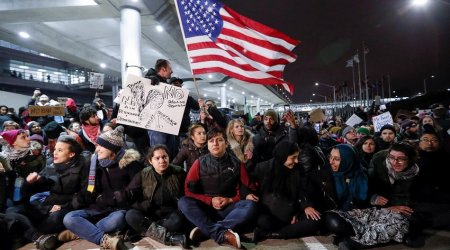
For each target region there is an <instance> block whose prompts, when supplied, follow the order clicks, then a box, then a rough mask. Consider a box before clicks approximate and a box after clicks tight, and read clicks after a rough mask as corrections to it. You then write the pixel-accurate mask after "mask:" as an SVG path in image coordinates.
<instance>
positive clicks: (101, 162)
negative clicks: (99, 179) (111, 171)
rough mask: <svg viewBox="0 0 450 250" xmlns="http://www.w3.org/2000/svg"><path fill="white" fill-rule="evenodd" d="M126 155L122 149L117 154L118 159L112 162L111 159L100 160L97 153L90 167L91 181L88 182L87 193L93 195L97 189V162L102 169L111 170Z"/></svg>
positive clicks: (93, 156)
mask: <svg viewBox="0 0 450 250" xmlns="http://www.w3.org/2000/svg"><path fill="white" fill-rule="evenodd" d="M124 154H125V150H124V149H123V148H122V149H121V150H119V152H117V153H116V157H114V159H112V160H110V159H101V160H98V155H97V153H95V154H94V155H92V158H91V165H90V167H89V180H88V187H87V191H89V192H91V193H92V192H94V188H95V170H96V169H97V161H98V164H99V165H100V167H102V168H109V167H111V166H112V165H114V164H116V163H119V161H120V160H121V159H122V157H123V155H124ZM119 167H120V166H119Z"/></svg>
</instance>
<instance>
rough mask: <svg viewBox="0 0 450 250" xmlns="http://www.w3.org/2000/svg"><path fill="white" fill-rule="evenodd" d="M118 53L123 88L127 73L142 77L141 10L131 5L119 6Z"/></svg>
mask: <svg viewBox="0 0 450 250" xmlns="http://www.w3.org/2000/svg"><path fill="white" fill-rule="evenodd" d="M120 53H121V58H122V61H121V67H122V70H121V72H122V88H125V86H126V82H127V75H128V74H131V75H136V76H140V77H142V70H141V69H140V68H139V67H141V66H142V65H141V11H140V8H138V7H135V6H132V5H122V6H121V10H120ZM126 65H128V66H126ZM130 66H131V67H130ZM135 66H137V67H135Z"/></svg>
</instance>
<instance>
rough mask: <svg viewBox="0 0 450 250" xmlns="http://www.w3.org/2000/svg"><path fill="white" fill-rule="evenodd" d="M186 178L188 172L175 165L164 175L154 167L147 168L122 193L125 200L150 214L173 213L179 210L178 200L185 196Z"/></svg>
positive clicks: (170, 166)
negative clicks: (156, 212)
mask: <svg viewBox="0 0 450 250" xmlns="http://www.w3.org/2000/svg"><path fill="white" fill-rule="evenodd" d="M185 178H186V172H185V171H184V170H183V169H182V168H181V167H178V166H175V165H169V167H168V168H167V170H166V171H165V172H164V174H162V175H160V174H158V173H157V172H156V171H155V169H154V168H153V166H147V167H146V168H144V169H143V170H142V171H141V172H140V173H139V174H137V175H135V176H134V178H133V180H132V181H131V182H130V184H129V185H128V188H127V189H126V190H124V191H123V192H122V193H123V195H124V196H123V200H124V201H125V200H126V201H127V202H128V203H130V204H132V205H131V206H132V207H133V208H136V209H139V210H141V211H143V212H145V213H148V214H151V213H153V212H155V211H158V212H161V213H164V214H168V213H171V212H173V211H175V210H178V205H177V203H178V199H179V198H180V197H181V196H183V195H184V189H183V188H184V181H185Z"/></svg>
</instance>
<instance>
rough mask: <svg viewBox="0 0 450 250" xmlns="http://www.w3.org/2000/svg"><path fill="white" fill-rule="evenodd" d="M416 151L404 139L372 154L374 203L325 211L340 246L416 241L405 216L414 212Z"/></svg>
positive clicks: (371, 192) (372, 200)
mask: <svg viewBox="0 0 450 250" xmlns="http://www.w3.org/2000/svg"><path fill="white" fill-rule="evenodd" d="M416 154H417V153H416V151H415V149H414V147H412V146H411V145H409V144H408V143H405V142H400V143H394V144H393V145H392V146H391V147H390V148H389V149H388V150H384V151H381V152H379V153H377V154H375V156H374V157H373V159H372V161H371V163H370V170H369V176H370V182H369V183H370V186H369V195H370V204H371V205H372V206H373V207H371V208H366V209H354V210H351V211H336V210H335V211H332V212H331V213H329V214H328V215H327V225H328V227H329V229H330V231H331V232H333V233H335V234H336V236H337V237H338V238H339V239H342V241H341V242H340V243H339V244H340V246H341V245H343V246H342V247H344V246H345V247H347V248H348V249H358V248H361V247H366V246H374V245H377V244H381V243H388V242H390V241H396V242H404V241H405V244H407V245H413V244H415V243H414V242H413V241H414V240H415V237H416V236H417V235H416V234H415V232H414V230H415V228H409V225H410V223H409V220H408V218H410V217H411V216H412V215H413V209H412V208H411V200H410V198H411V186H412V183H413V181H414V178H415V176H416V175H417V174H418V172H419V168H418V166H417V165H416V163H415V161H416ZM408 232H410V234H409V235H407V233H408ZM412 242H413V243H412Z"/></svg>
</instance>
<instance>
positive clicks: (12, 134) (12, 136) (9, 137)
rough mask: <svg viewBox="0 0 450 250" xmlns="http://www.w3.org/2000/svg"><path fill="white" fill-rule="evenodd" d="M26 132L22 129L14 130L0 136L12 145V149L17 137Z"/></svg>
mask: <svg viewBox="0 0 450 250" xmlns="http://www.w3.org/2000/svg"><path fill="white" fill-rule="evenodd" d="M23 131H24V130H22V129H14V130H8V131H5V132H2V133H1V134H0V136H1V137H3V139H4V140H5V141H6V142H8V144H9V145H11V147H12V146H13V144H14V142H15V141H16V139H17V136H18V135H19V134H20V133H21V132H23Z"/></svg>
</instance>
